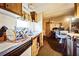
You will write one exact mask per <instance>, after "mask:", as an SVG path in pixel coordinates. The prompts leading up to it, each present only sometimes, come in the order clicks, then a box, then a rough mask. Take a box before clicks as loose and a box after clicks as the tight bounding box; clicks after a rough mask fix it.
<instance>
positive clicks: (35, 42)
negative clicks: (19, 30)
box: [32, 33, 43, 56]
mask: <svg viewBox="0 0 79 59" xmlns="http://www.w3.org/2000/svg"><path fill="white" fill-rule="evenodd" d="M42 46H43V36H42V33H40V34H39V35H37V36H36V37H34V38H32V56H36V55H37V54H38V52H39V49H40V47H42Z"/></svg>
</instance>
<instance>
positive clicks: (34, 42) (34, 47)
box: [32, 37, 38, 56]
mask: <svg viewBox="0 0 79 59" xmlns="http://www.w3.org/2000/svg"><path fill="white" fill-rule="evenodd" d="M37 54H38V43H37V37H35V38H32V56H35V55H37Z"/></svg>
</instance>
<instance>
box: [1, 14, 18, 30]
mask: <svg viewBox="0 0 79 59" xmlns="http://www.w3.org/2000/svg"><path fill="white" fill-rule="evenodd" d="M2 26H7V27H8V28H9V29H15V26H16V18H14V17H11V16H7V15H5V14H2V13H0V28H1V27H2Z"/></svg>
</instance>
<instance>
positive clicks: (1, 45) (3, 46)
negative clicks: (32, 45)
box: [0, 32, 41, 52]
mask: <svg viewBox="0 0 79 59" xmlns="http://www.w3.org/2000/svg"><path fill="white" fill-rule="evenodd" d="M40 33H41V32H34V33H33V35H32V36H29V38H28V39H26V40H24V41H22V40H20V41H19V42H10V41H5V42H2V43H0V52H3V51H5V50H6V49H8V48H10V47H12V46H17V45H21V44H22V43H24V42H27V41H29V40H31V38H34V37H35V36H37V35H39V34H40Z"/></svg>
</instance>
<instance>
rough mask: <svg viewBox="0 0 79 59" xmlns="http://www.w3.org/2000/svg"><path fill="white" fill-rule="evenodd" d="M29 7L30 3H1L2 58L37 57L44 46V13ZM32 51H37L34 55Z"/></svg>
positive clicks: (0, 40)
mask: <svg viewBox="0 0 79 59" xmlns="http://www.w3.org/2000/svg"><path fill="white" fill-rule="evenodd" d="M29 6H31V4H28V3H0V28H1V29H0V35H1V36H0V56H31V54H33V55H36V53H35V52H38V49H39V48H40V47H41V46H42V45H43V39H42V38H43V37H42V13H37V12H35V11H34V10H32V9H31V7H29ZM38 28H40V29H38ZM3 30H5V31H3ZM37 40H38V42H37ZM34 43H35V44H34ZM32 46H33V47H32ZM31 49H32V50H34V49H36V50H34V51H35V52H33V53H32V52H31Z"/></svg>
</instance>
